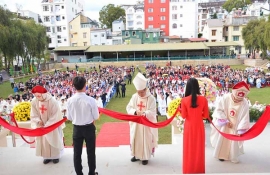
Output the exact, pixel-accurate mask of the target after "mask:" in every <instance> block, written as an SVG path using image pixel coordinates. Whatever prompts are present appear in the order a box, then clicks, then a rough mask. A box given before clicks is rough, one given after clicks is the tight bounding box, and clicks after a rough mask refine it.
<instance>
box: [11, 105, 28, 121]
mask: <svg viewBox="0 0 270 175" xmlns="http://www.w3.org/2000/svg"><path fill="white" fill-rule="evenodd" d="M30 110H31V103H30V102H21V103H19V104H17V105H15V106H14V107H13V109H12V111H13V112H14V113H15V119H16V121H28V120H30Z"/></svg>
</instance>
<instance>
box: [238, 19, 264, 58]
mask: <svg viewBox="0 0 270 175" xmlns="http://www.w3.org/2000/svg"><path fill="white" fill-rule="evenodd" d="M259 25H260V21H259V20H251V21H249V22H248V23H247V25H246V26H245V27H244V28H243V29H242V37H243V39H244V45H245V48H246V49H248V50H251V51H252V53H253V54H252V55H253V57H254V58H255V51H256V49H258V48H259V47H260V46H259V42H258V40H257V36H256V35H255V33H256V30H257V26H259Z"/></svg>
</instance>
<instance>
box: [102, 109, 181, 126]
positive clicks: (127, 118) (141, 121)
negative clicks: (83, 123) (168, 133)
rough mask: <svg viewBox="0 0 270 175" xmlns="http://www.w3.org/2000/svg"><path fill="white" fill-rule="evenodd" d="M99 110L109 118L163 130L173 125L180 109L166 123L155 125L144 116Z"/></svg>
mask: <svg viewBox="0 0 270 175" xmlns="http://www.w3.org/2000/svg"><path fill="white" fill-rule="evenodd" d="M98 110H99V112H101V113H103V114H105V115H107V116H109V117H112V118H115V119H119V120H124V121H131V122H136V123H139V124H142V125H145V126H149V127H152V128H162V127H165V126H167V125H168V124H170V123H171V121H172V120H173V119H174V117H175V116H176V114H177V112H178V111H179V109H177V110H176V111H175V113H174V115H173V116H172V117H171V118H169V119H167V120H165V121H162V122H158V123H153V122H151V121H149V120H148V119H147V118H146V117H143V116H138V115H129V114H123V113H120V112H115V111H111V110H108V109H104V108H98Z"/></svg>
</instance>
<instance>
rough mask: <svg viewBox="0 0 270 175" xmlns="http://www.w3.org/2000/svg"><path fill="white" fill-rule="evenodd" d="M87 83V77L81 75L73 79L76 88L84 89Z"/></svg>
mask: <svg viewBox="0 0 270 175" xmlns="http://www.w3.org/2000/svg"><path fill="white" fill-rule="evenodd" d="M85 83H86V79H85V78H84V77H81V76H77V77H75V78H74V79H73V86H74V87H75V89H76V90H82V89H83V87H84V85H85Z"/></svg>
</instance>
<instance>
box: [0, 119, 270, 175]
mask: <svg viewBox="0 0 270 175" xmlns="http://www.w3.org/2000/svg"><path fill="white" fill-rule="evenodd" d="M209 132H210V127H209V124H207V126H206V134H207V136H209ZM269 138H270V125H268V126H267V128H266V129H265V131H264V132H263V133H262V134H261V135H260V136H258V137H257V138H255V139H253V140H249V141H246V142H245V144H244V148H245V154H244V155H242V156H240V162H239V163H238V164H233V163H231V162H226V161H225V162H220V161H218V160H216V159H214V158H213V157H212V154H213V149H212V148H211V147H210V144H209V138H207V144H206V174H213V175H217V174H223V175H226V174H235V175H240V174H245V175H249V174H261V175H263V174H268V175H269V174H270V139H269ZM9 142H11V141H10V140H9ZM21 143H22V142H18V143H17V145H18V146H21V147H17V148H12V147H7V148H0V174H1V175H13V174H15V175H17V174H20V175H29V174H33V175H36V174H37V175H39V174H40V175H52V174H56V175H64V174H65V175H68V174H70V175H75V172H74V168H73V162H72V159H73V150H72V148H66V149H65V153H64V155H63V157H62V158H61V159H60V162H59V163H58V164H53V163H49V164H47V165H44V164H43V163H42V158H41V157H36V156H35V149H34V148H29V147H25V144H21ZM9 144H10V143H9ZM96 156H97V171H98V172H99V175H129V174H143V175H146V174H181V173H182V160H181V159H182V144H181V143H179V144H175V145H159V147H158V149H157V151H156V154H155V157H154V158H152V159H151V160H150V161H149V164H148V165H146V166H144V165H142V164H141V162H140V161H139V162H134V163H132V162H131V161H130V158H131V156H130V152H129V146H120V147H114V148H110V147H109V148H108V147H106V148H100V147H99V148H97V150H96ZM82 157H83V160H82V161H83V167H84V174H87V173H88V171H87V159H86V152H85V149H84V152H83V156H82Z"/></svg>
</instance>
